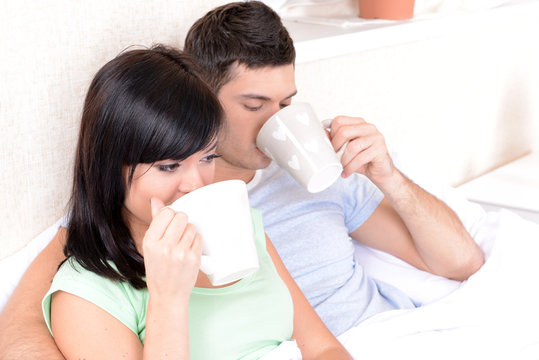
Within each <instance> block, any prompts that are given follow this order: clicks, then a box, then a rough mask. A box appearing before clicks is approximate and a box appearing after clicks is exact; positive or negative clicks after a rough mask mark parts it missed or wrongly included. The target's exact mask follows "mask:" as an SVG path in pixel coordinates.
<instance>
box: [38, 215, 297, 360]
mask: <svg viewBox="0 0 539 360" xmlns="http://www.w3.org/2000/svg"><path fill="white" fill-rule="evenodd" d="M251 215H252V218H253V227H254V232H255V239H256V247H257V251H258V257H259V264H260V268H259V269H258V270H257V271H256V272H255V273H254V274H252V275H249V276H247V277H245V278H243V279H241V280H240V281H238V282H236V283H235V284H232V285H230V286H226V287H222V288H217V289H204V288H196V287H195V288H194V289H193V292H192V293H191V298H190V300H189V346H190V349H189V350H190V355H191V359H223V360H224V359H242V360H247V359H258V358H259V357H261V356H263V355H265V354H267V353H268V352H270V351H271V350H273V349H274V348H276V347H277V346H279V344H280V343H281V342H283V341H286V340H290V338H291V336H292V330H293V304H292V299H291V297H290V293H289V292H288V288H287V287H286V285H285V284H284V282H283V281H282V280H281V278H280V277H279V275H278V274H277V271H276V269H275V267H274V265H273V262H272V261H271V258H270V256H269V254H268V253H267V251H266V241H265V235H264V229H263V225H262V216H261V213H260V212H259V211H258V210H254V209H253V210H251ZM59 290H62V291H65V292H68V293H72V294H74V295H77V296H79V297H81V298H84V299H86V300H88V301H90V302H92V303H93V304H95V305H97V306H99V307H100V308H102V309H104V310H105V311H107V312H108V313H109V314H111V315H112V316H114V317H115V318H117V319H118V320H120V321H121V322H122V323H123V324H124V325H125V326H127V327H128V328H129V329H130V330H131V331H133V332H134V333H135V334H136V335H137V336H138V337H139V339H140V341H141V342H142V343H144V337H145V330H146V309H147V306H148V290H147V289H143V290H137V289H134V288H133V287H132V286H131V285H129V283H125V282H118V281H112V280H109V279H106V278H103V277H101V276H99V275H97V274H95V273H93V272H90V271H88V270H85V269H84V268H82V267H81V266H80V265H79V264H78V263H77V262H76V261H74V260H73V259H70V260H69V261H66V262H65V263H64V264H63V265H62V266H61V268H60V269H59V270H58V273H57V274H56V276H55V277H54V280H53V283H52V285H51V288H50V289H49V291H48V292H47V294H46V295H45V298H44V299H43V303H42V306H43V314H44V316H45V320H46V322H47V326H48V327H49V330H50V305H51V297H52V294H53V293H54V292H55V291H59ZM51 333H52V331H51Z"/></svg>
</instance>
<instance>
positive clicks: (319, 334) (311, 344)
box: [266, 236, 352, 360]
mask: <svg viewBox="0 0 539 360" xmlns="http://www.w3.org/2000/svg"><path fill="white" fill-rule="evenodd" d="M266 247H267V250H268V253H269V254H270V256H271V259H272V260H273V264H274V265H275V268H276V269H277V272H278V273H279V275H280V276H281V278H282V279H283V281H284V282H285V284H286V285H287V287H288V290H289V291H290V295H291V296H292V301H293V303H294V332H293V334H292V337H293V338H294V339H295V340H296V342H297V344H298V347H299V348H300V350H301V354H302V357H303V359H304V360H309V359H331V360H338V359H352V357H351V356H350V354H349V353H348V352H347V351H346V349H345V348H344V347H343V346H342V345H341V343H340V342H339V341H338V340H337V339H336V338H335V336H333V334H332V333H331V332H330V331H329V330H328V328H327V327H326V326H325V325H324V323H323V322H322V320H320V318H319V317H318V315H317V314H316V312H315V311H314V309H313V308H312V307H311V305H310V304H309V302H308V301H307V299H306V298H305V296H304V295H303V293H302V292H301V290H300V288H299V287H298V285H297V284H296V282H295V281H294V279H293V278H292V276H290V273H289V272H288V270H287V269H286V267H285V265H284V263H283V262H282V260H281V258H280V257H279V254H278V253H277V250H275V247H274V246H273V244H272V243H271V241H270V240H269V239H268V237H267V236H266Z"/></svg>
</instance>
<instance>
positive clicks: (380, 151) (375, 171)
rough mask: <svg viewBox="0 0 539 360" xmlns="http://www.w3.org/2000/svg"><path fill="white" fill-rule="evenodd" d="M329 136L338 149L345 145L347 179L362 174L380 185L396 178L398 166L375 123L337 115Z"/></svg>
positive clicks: (344, 155) (343, 159)
mask: <svg viewBox="0 0 539 360" xmlns="http://www.w3.org/2000/svg"><path fill="white" fill-rule="evenodd" d="M330 135H331V143H332V145H333V147H334V148H335V149H336V150H339V149H341V148H342V147H343V146H345V150H344V153H343V155H342V159H341V162H342V164H343V168H344V170H343V174H344V176H345V177H347V176H350V175H351V174H353V173H359V174H363V175H365V176H367V177H368V178H369V179H370V180H371V181H372V182H373V183H374V184H376V185H378V186H380V185H382V184H384V183H385V182H387V179H389V178H390V177H391V176H392V175H393V173H394V171H395V167H394V166H393V162H392V161H391V157H390V156H389V152H388V150H387V146H386V142H385V139H384V136H383V135H382V134H381V133H380V131H378V129H377V128H376V126H374V125H373V124H370V123H368V122H366V121H365V120H364V119H362V118H358V117H349V116H337V117H336V118H335V119H334V120H333V121H332V123H331V132H330Z"/></svg>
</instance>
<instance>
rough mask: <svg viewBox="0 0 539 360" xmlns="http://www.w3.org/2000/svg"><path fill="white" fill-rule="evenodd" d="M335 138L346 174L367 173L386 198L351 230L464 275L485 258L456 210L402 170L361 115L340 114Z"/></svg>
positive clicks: (439, 270) (434, 268)
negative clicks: (418, 184)
mask: <svg viewBox="0 0 539 360" xmlns="http://www.w3.org/2000/svg"><path fill="white" fill-rule="evenodd" d="M331 135H332V143H333V146H334V147H335V149H340V148H341V146H343V145H344V144H345V143H346V142H348V144H347V145H346V150H345V152H344V154H343V157H342V163H343V165H344V175H345V176H348V175H350V174H352V173H353V172H358V173H361V174H364V175H366V176H367V177H368V178H369V179H370V180H371V181H372V182H373V183H374V184H375V185H376V186H377V187H378V188H379V189H380V190H381V191H382V192H383V193H384V196H385V199H384V200H383V201H382V202H381V204H380V205H379V207H378V208H377V209H376V210H375V211H374V213H373V214H372V215H371V217H370V218H369V219H368V220H367V221H366V222H365V223H364V224H363V225H362V226H361V227H360V228H358V229H356V230H355V231H353V232H352V233H351V236H352V237H353V238H354V239H356V240H357V241H360V242H361V243H364V244H366V245H369V246H371V247H374V248H377V249H380V250H383V251H386V252H388V253H390V254H393V255H395V256H397V257H399V258H401V259H402V260H404V261H406V262H408V263H410V264H412V265H414V266H416V267H417V268H419V269H422V270H426V271H429V272H432V273H434V274H437V275H441V276H445V277H448V278H451V279H455V280H465V279H467V278H468V277H469V276H470V275H472V274H473V273H475V272H476V271H477V270H478V269H479V268H480V267H481V266H482V265H483V262H484V258H483V253H482V251H481V249H480V248H479V246H477V244H476V243H475V242H474V240H473V239H472V237H471V236H470V234H468V232H467V231H466V229H465V228H464V226H463V225H462V223H461V222H460V220H459V218H458V217H457V215H456V214H455V213H454V212H453V211H452V210H451V209H450V208H449V207H448V206H447V205H445V203H443V202H442V201H440V200H439V199H437V198H436V197H434V196H433V195H431V194H429V193H428V192H426V191H425V190H423V189H422V188H421V187H419V186H417V185H416V184H415V183H413V182H412V181H411V180H409V179H408V178H406V177H405V176H404V175H403V174H402V173H401V172H400V171H398V170H397V169H396V168H395V166H394V165H393V162H392V161H391V158H390V156H389V154H388V151H387V147H386V145H385V140H384V137H383V136H382V134H381V133H380V132H379V131H378V130H377V129H376V127H375V126H374V125H372V124H369V123H367V122H365V121H364V120H363V119H360V118H350V117H345V116H339V117H337V118H335V120H334V121H333V122H332V124H331Z"/></svg>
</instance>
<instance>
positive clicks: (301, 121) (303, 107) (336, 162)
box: [256, 103, 344, 193]
mask: <svg viewBox="0 0 539 360" xmlns="http://www.w3.org/2000/svg"><path fill="white" fill-rule="evenodd" d="M327 126H329V125H328V124H327V121H326V123H325V124H322V123H321V122H320V121H319V120H318V118H317V117H316V115H315V113H314V111H313V109H312V107H311V105H309V104H307V103H293V104H291V105H288V106H287V107H285V108H283V109H281V110H279V111H278V112H277V113H275V114H274V115H273V116H272V117H271V118H269V120H268V121H266V123H265V124H264V125H263V126H262V128H261V129H260V131H259V133H258V136H257V138H256V144H257V146H258V148H259V149H260V150H261V151H262V152H264V154H266V155H267V156H269V157H270V158H271V159H272V160H274V161H275V162H276V163H277V164H278V165H279V166H280V167H282V168H283V169H285V170H286V171H288V172H289V173H290V174H291V175H292V176H293V177H294V179H296V181H297V182H299V183H300V184H301V185H303V186H304V187H305V188H306V189H307V190H308V191H309V192H311V193H316V192H320V191H322V190H325V189H326V188H328V187H329V186H330V185H331V184H333V183H334V182H335V180H337V178H338V177H339V176H340V175H341V173H342V170H343V167H342V165H341V161H340V157H341V156H342V154H341V151H339V154H337V153H336V152H335V150H333V146H332V145H331V142H330V140H329V138H328V136H327V133H326V131H325V127H327ZM343 148H344V146H343ZM343 150H344V149H343Z"/></svg>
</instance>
